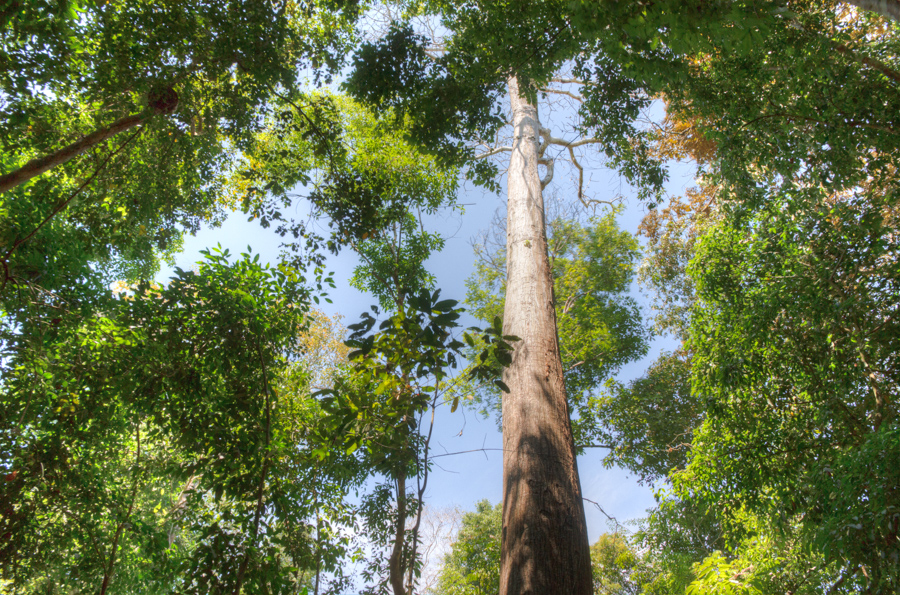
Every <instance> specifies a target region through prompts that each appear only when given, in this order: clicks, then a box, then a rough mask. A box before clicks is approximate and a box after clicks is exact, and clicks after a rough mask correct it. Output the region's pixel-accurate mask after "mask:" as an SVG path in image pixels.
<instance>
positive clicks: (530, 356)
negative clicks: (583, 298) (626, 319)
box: [500, 77, 593, 595]
mask: <svg viewBox="0 0 900 595" xmlns="http://www.w3.org/2000/svg"><path fill="white" fill-rule="evenodd" d="M508 84H509V95H510V102H511V106H512V112H513V128H514V132H513V135H514V139H513V146H512V151H511V155H510V164H509V173H508V177H507V184H508V188H507V192H508V196H507V243H506V249H507V261H506V273H507V285H506V287H507V289H506V303H505V306H504V321H503V334H504V335H515V336H517V337H519V338H520V339H521V341H519V342H518V343H517V344H516V347H515V351H514V353H513V361H512V364H511V365H510V366H509V367H508V368H507V369H506V371H505V373H504V380H505V382H506V384H507V386H508V387H509V389H510V392H509V394H507V395H504V397H503V533H502V544H501V558H500V559H501V561H500V595H524V594H535V595H551V594H557V593H566V594H567V595H591V592H592V590H593V586H592V583H591V565H590V550H589V544H588V537H587V523H586V521H585V516H584V504H583V502H582V499H581V484H580V482H579V479H578V468H577V462H576V458H575V443H574V440H573V437H572V428H571V423H570V420H569V407H568V403H567V401H566V392H565V385H564V383H563V370H562V361H561V359H560V355H559V338H558V336H557V328H556V311H555V309H554V298H553V283H552V280H551V276H550V260H549V256H548V253H547V237H546V227H545V221H544V204H543V197H542V195H541V180H540V175H539V173H538V158H539V154H538V153H539V139H540V122H539V121H538V114H537V107H536V106H535V105H534V104H533V103H531V102H530V101H529V100H528V99H526V98H525V97H523V96H521V95H520V90H519V83H518V80H517V79H516V78H515V77H513V78H510V79H509V81H508Z"/></svg>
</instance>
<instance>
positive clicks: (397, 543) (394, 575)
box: [388, 469, 406, 595]
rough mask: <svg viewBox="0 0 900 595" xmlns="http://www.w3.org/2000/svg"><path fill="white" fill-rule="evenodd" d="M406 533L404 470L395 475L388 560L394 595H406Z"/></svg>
mask: <svg viewBox="0 0 900 595" xmlns="http://www.w3.org/2000/svg"><path fill="white" fill-rule="evenodd" d="M405 533H406V470H405V469H401V470H400V471H398V475H397V527H396V534H395V535H394V548H393V550H391V557H390V558H389V559H388V572H389V575H390V581H391V588H392V589H393V590H394V595H406V589H405V588H404V587H403V574H404V573H403V538H404V536H405Z"/></svg>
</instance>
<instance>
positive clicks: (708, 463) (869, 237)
mask: <svg viewBox="0 0 900 595" xmlns="http://www.w3.org/2000/svg"><path fill="white" fill-rule="evenodd" d="M814 198H815V197H814V196H813V197H809V195H808V194H799V193H798V195H788V196H786V197H784V198H783V199H782V200H783V201H784V202H783V203H782V204H780V205H778V206H777V207H775V206H773V207H771V208H767V209H765V210H764V211H761V212H760V213H759V214H758V215H757V216H756V217H754V218H753V219H752V220H751V221H750V222H748V223H749V224H748V225H747V226H744V225H740V224H738V223H736V222H732V221H729V222H726V223H723V224H721V225H719V226H717V227H716V228H714V229H713V230H712V231H711V232H710V233H709V234H708V235H707V236H706V237H705V238H704V239H703V240H702V242H701V244H700V250H699V252H698V255H697V257H696V259H695V260H694V264H692V274H693V275H694V277H695V279H696V283H697V290H698V304H697V307H696V308H695V318H694V325H693V328H692V337H691V348H692V351H693V353H694V360H693V369H694V374H693V382H694V389H695V390H696V391H698V392H699V393H700V394H701V395H703V397H704V398H705V399H706V400H707V418H706V420H705V421H704V424H703V425H702V426H701V428H700V429H699V430H698V432H697V433H696V434H695V438H694V443H693V449H692V455H691V462H690V465H689V466H688V468H687V471H686V472H685V473H684V474H683V475H682V476H680V477H679V478H678V479H677V481H676V485H678V486H680V489H681V490H682V491H683V493H684V494H691V497H695V498H700V499H702V500H704V501H706V502H708V503H709V505H711V506H715V507H721V508H733V507H734V506H735V504H740V505H744V506H747V507H748V509H749V510H751V511H753V512H754V513H757V514H760V515H773V516H774V517H775V518H783V519H785V522H788V521H789V520H790V519H793V518H795V515H802V517H801V518H802V520H801V521H799V522H800V525H801V528H802V534H803V536H804V539H807V540H809V543H816V544H817V547H819V548H822V551H826V552H827V554H828V558H827V560H828V561H829V562H832V561H838V560H840V561H842V564H843V565H844V566H843V568H844V570H846V571H848V572H851V571H852V573H856V572H861V573H862V574H864V575H865V576H866V577H867V578H868V580H869V581H871V582H870V583H869V585H870V587H869V588H871V589H873V590H875V591H879V590H880V591H881V592H890V591H891V590H892V589H895V588H896V581H897V576H896V568H897V566H896V563H895V562H894V559H896V557H897V555H898V542H897V538H896V533H895V531H894V529H893V527H895V526H896V523H897V522H898V520H897V519H900V517H897V516H895V515H896V510H897V506H898V504H900V502H898V500H897V497H898V492H897V479H896V474H895V473H893V472H892V471H890V470H891V469H893V468H894V465H895V459H896V456H894V455H895V453H896V452H897V448H896V440H897V434H896V427H897V413H898V409H897V396H898V387H897V385H896V383H895V382H894V381H893V380H892V378H895V377H896V374H897V372H896V370H895V368H896V357H895V354H896V352H897V347H898V346H897V344H896V343H897V337H898V336H900V332H898V329H896V328H895V322H894V316H893V314H892V313H893V312H894V310H895V308H896V304H897V299H898V287H897V283H896V280H897V279H898V274H897V263H898V262H900V260H898V244H897V241H896V237H895V235H896V234H894V232H893V223H892V222H893V221H894V220H895V206H894V202H893V200H894V199H893V198H890V199H889V201H887V202H875V201H873V200H872V199H871V197H870V196H869V197H865V196H860V195H858V194H846V195H837V196H831V197H827V198H822V199H819V200H815V199H814ZM700 263H702V266H701V265H700ZM876 452H878V453H879V454H878V455H876V454H875V453H876ZM876 458H880V459H883V461H879V462H876ZM835 473H840V475H835ZM857 481H858V482H860V483H857ZM863 486H864V487H863ZM727 503H735V504H731V505H729V504H727ZM838 503H839V504H838ZM868 523H872V524H871V525H870V524H868ZM857 526H859V527H860V529H858V530H857V529H855V527H857ZM882 527H883V529H882ZM860 569H864V571H865V572H862V570H860Z"/></svg>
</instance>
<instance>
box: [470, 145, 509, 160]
mask: <svg viewBox="0 0 900 595" xmlns="http://www.w3.org/2000/svg"><path fill="white" fill-rule="evenodd" d="M504 151H512V147H497V148H495V149H491V150H490V151H488V152H487V153H482V154H481V155H476V156H475V159H484V158H486V157H490V156H492V155H497V154H498V153H503V152H504Z"/></svg>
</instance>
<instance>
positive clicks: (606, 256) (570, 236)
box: [466, 213, 647, 444]
mask: <svg viewBox="0 0 900 595" xmlns="http://www.w3.org/2000/svg"><path fill="white" fill-rule="evenodd" d="M547 240H548V245H549V250H550V259H551V269H552V275H553V282H554V295H555V296H556V314H557V320H558V326H559V336H560V354H561V356H562V361H563V369H564V370H566V373H565V381H566V392H567V395H568V397H569V403H570V406H571V407H572V408H573V410H574V411H578V412H579V420H576V421H575V423H574V426H575V428H574V429H575V432H576V443H579V444H583V443H585V442H586V441H588V440H589V438H588V435H589V434H588V426H587V425H583V424H582V422H581V421H580V420H581V418H582V417H584V419H585V420H588V419H589V418H590V416H591V413H590V409H589V408H588V407H589V400H588V397H589V395H590V392H591V391H592V390H594V389H596V388H597V387H598V386H600V384H601V383H602V382H604V381H605V380H607V379H608V378H609V377H610V376H611V375H612V374H614V373H615V371H616V370H617V369H618V368H619V367H621V366H622V365H623V364H625V363H627V362H628V361H631V360H632V359H635V358H637V357H640V356H641V355H643V354H644V353H645V352H646V349H647V333H646V331H645V330H644V328H643V327H642V324H641V316H640V310H639V308H638V306H637V304H636V302H635V301H634V300H633V299H632V298H631V297H629V296H628V295H627V294H628V291H629V289H630V285H631V281H632V278H633V275H634V264H635V261H636V259H637V256H638V245H637V241H636V240H635V239H634V237H633V236H632V235H631V234H629V233H627V232H624V231H621V230H620V229H619V228H618V226H617V225H616V222H615V213H610V214H608V215H606V216H605V217H603V218H599V219H593V220H591V222H590V224H589V225H584V226H583V225H581V224H580V223H578V222H576V221H573V220H566V219H555V220H553V221H551V222H550V224H549V226H548V238H547ZM497 243H499V242H497ZM489 251H490V252H489ZM476 255H477V256H478V257H479V262H478V263H476V270H475V273H474V275H473V276H472V277H470V278H469V279H468V280H467V281H466V287H467V290H468V291H467V294H466V302H467V303H468V304H469V305H470V306H471V307H472V313H473V314H474V315H475V316H476V317H477V318H479V319H481V320H485V321H487V320H491V318H493V317H495V316H499V315H500V314H501V312H502V308H503V301H504V299H505V293H506V288H505V269H506V258H505V249H504V248H502V247H500V248H497V249H496V250H491V248H490V247H489V245H487V244H486V245H485V246H484V247H479V248H476ZM498 396H499V394H498V393H496V392H486V391H479V393H477V400H476V401H475V403H474V404H476V405H478V406H480V407H481V408H483V409H484V410H497V409H499V401H498ZM594 430H595V431H596V428H594Z"/></svg>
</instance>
